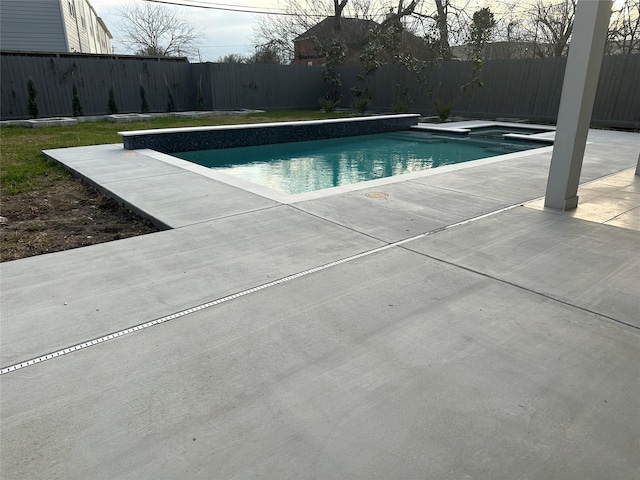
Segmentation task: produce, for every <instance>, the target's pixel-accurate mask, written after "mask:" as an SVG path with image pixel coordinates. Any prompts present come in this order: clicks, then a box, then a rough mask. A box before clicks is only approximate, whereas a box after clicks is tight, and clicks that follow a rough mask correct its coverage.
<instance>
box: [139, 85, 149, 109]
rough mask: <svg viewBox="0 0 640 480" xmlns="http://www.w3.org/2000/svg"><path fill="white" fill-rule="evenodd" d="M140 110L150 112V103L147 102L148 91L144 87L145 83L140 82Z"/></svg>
mask: <svg viewBox="0 0 640 480" xmlns="http://www.w3.org/2000/svg"><path fill="white" fill-rule="evenodd" d="M140 112H141V113H148V112H149V103H147V92H146V91H145V89H144V85H142V83H141V84H140Z"/></svg>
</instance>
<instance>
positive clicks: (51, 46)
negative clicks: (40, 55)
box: [0, 0, 112, 54]
mask: <svg viewBox="0 0 640 480" xmlns="http://www.w3.org/2000/svg"><path fill="white" fill-rule="evenodd" d="M111 38H112V36H111V33H109V29H108V28H107V26H106V25H105V24H104V22H103V21H102V19H101V18H100V17H99V16H98V15H97V14H96V11H95V10H94V9H93V7H92V6H91V4H90V3H89V0H0V49H2V50H18V51H29V52H75V53H104V54H110V53H112V50H111Z"/></svg>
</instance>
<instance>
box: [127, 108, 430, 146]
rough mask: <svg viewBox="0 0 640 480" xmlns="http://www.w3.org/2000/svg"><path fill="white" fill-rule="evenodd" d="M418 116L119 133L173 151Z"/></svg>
mask: <svg viewBox="0 0 640 480" xmlns="http://www.w3.org/2000/svg"><path fill="white" fill-rule="evenodd" d="M419 118H420V115H418V114H402V115H379V116H371V117H357V118H339V119H329V120H312V121H303V122H281V123H280V122H279V123H261V124H248V125H224V126H215V127H192V128H165V129H156V130H137V131H130V132H119V134H120V135H121V136H122V140H123V143H124V148H125V149H127V150H137V149H141V148H148V149H151V150H156V151H158V152H162V153H175V152H190V151H195V150H212V149H218V148H233V147H249V146H255V145H268V144H272V143H286V142H302V141H307V140H322V139H326V138H337V137H350V136H355V135H370V134H374V133H385V132H394V131H398V130H407V129H409V128H411V127H412V126H414V125H417V124H418V119H419Z"/></svg>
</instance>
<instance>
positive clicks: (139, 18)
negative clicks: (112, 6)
mask: <svg viewBox="0 0 640 480" xmlns="http://www.w3.org/2000/svg"><path fill="white" fill-rule="evenodd" d="M118 14H119V16H120V18H121V21H120V24H119V30H120V32H121V34H122V37H123V38H124V40H125V42H126V43H127V44H128V45H129V49H130V50H133V51H134V52H135V55H149V56H158V57H183V56H195V55H196V54H197V52H198V48H197V44H196V42H197V40H198V39H199V37H200V35H201V34H200V32H199V31H198V29H197V28H195V27H194V26H193V25H191V24H190V23H189V22H188V21H187V20H186V18H185V17H184V16H182V15H181V14H179V13H178V12H177V11H176V10H175V9H172V8H169V7H166V6H164V5H158V4H152V3H149V2H143V3H138V2H135V3H127V4H124V5H122V6H121V7H120V9H119V11H118Z"/></svg>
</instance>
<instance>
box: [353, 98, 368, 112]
mask: <svg viewBox="0 0 640 480" xmlns="http://www.w3.org/2000/svg"><path fill="white" fill-rule="evenodd" d="M370 106H371V99H370V98H367V97H356V98H355V99H354V100H353V108H354V109H355V111H356V112H358V113H359V114H360V115H364V112H366V111H367V110H368V109H369V107H370Z"/></svg>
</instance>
